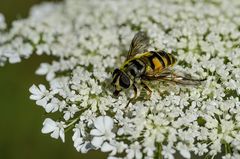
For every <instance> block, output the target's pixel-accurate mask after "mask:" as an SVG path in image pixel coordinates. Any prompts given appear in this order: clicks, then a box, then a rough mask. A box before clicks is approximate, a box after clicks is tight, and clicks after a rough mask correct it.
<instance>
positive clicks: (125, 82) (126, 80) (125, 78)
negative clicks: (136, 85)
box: [119, 74, 130, 88]
mask: <svg viewBox="0 0 240 159" xmlns="http://www.w3.org/2000/svg"><path fill="white" fill-rule="evenodd" d="M119 84H120V86H122V87H123V88H128V87H129V86H130V79H129V78H128V76H126V75H125V74H121V76H120V79H119Z"/></svg>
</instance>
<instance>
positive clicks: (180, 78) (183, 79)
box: [144, 70, 206, 85]
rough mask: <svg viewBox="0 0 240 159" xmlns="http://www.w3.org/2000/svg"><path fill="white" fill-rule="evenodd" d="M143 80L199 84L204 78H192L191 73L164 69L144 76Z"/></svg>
mask: <svg viewBox="0 0 240 159" xmlns="http://www.w3.org/2000/svg"><path fill="white" fill-rule="evenodd" d="M144 79H145V80H150V81H151V80H163V81H168V82H174V83H176V84H182V85H199V84H201V83H202V82H203V81H205V80H206V79H195V78H192V77H191V75H189V74H186V73H183V74H176V73H175V72H173V71H170V70H166V71H164V72H162V73H161V74H159V75H152V76H145V77H144Z"/></svg>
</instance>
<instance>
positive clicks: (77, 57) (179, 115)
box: [0, 0, 240, 159]
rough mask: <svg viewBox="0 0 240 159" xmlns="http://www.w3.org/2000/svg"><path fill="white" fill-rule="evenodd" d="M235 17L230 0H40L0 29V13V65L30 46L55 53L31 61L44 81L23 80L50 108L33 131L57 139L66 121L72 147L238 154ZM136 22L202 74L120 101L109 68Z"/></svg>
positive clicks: (239, 72)
mask: <svg viewBox="0 0 240 159" xmlns="http://www.w3.org/2000/svg"><path fill="white" fill-rule="evenodd" d="M96 8H97V9H96ZM239 17H240V1H239V0H228V1H220V0H215V1H197V0H185V1H178V0H168V1H164V0H150V1H144V0H132V1H129V0H121V1H108V0H103V1H95V0H89V1H81V0H65V1H64V2H59V3H43V4H41V5H37V6H34V7H33V8H32V9H31V11H30V16H29V17H28V18H27V19H25V20H16V21H15V22H14V23H13V24H12V28H10V29H9V30H7V29H6V24H5V19H4V16H3V15H2V14H0V65H1V66H3V65H4V64H5V63H7V62H9V63H17V62H20V61H21V60H22V59H24V58H29V57H30V56H31V55H32V54H33V53H36V54H37V55H39V56H41V55H43V54H45V55H47V56H54V57H55V58H54V60H53V61H52V62H51V63H42V64H41V65H40V67H39V68H38V69H37V71H36V74H38V75H42V76H45V77H46V80H47V81H48V84H47V85H42V84H39V85H32V86H31V87H30V89H29V91H30V93H31V96H30V99H32V100H34V101H36V105H39V106H41V107H42V108H44V110H45V111H46V113H48V114H52V113H58V114H60V118H57V120H56V119H50V118H46V119H45V121H44V122H43V128H42V133H50V135H51V137H53V138H56V139H58V138H61V140H62V141H63V142H64V140H65V134H66V133H67V132H70V133H71V132H72V131H73V136H72V140H73V145H74V147H75V148H76V150H77V151H79V152H81V153H86V152H88V151H89V150H91V149H97V150H100V151H102V152H108V153H109V158H119V156H123V157H125V158H128V159H131V158H149V159H150V158H161V157H165V158H174V157H175V153H178V154H180V155H181V156H182V157H184V158H191V157H192V156H194V155H197V156H212V157H214V156H216V155H218V154H224V156H223V158H239V156H240V153H239V151H240V135H239V134H240V124H239V123H240V101H239V96H240V62H239V61H240V45H239V44H240V28H239V24H240V19H239ZM138 31H145V32H147V34H148V36H149V38H150V42H151V47H152V48H150V49H151V50H160V49H161V50H165V51H167V52H169V53H172V54H174V56H175V57H176V58H177V59H178V63H177V65H176V66H175V68H174V69H175V70H176V71H185V72H188V73H189V74H191V75H193V76H196V77H199V78H206V81H205V83H204V84H202V85H200V86H198V87H193V86H181V85H173V84H171V83H166V82H159V81H155V82H149V85H150V86H152V91H153V92H152V96H151V99H150V100H145V99H143V98H138V100H136V101H133V102H131V103H130V104H129V105H128V106H126V105H127V103H128V99H129V95H128V94H129V91H128V90H127V91H125V92H121V94H120V96H119V97H118V98H114V97H113V95H112V91H111V86H110V82H109V81H110V78H111V74H112V71H113V70H114V68H115V67H117V66H120V65H121V64H122V63H123V61H124V60H125V59H126V56H127V51H128V48H129V45H130V41H131V39H132V37H133V35H134V34H136V32H138ZM140 95H144V94H143V93H142V94H140ZM69 130H70V131H69Z"/></svg>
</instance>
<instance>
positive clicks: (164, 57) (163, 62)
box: [147, 51, 176, 70]
mask: <svg viewBox="0 0 240 159" xmlns="http://www.w3.org/2000/svg"><path fill="white" fill-rule="evenodd" d="M147 59H148V61H149V63H150V67H151V68H152V69H153V70H162V69H164V68H167V67H169V66H172V65H174V64H175V62H176V59H175V57H174V56H173V55H172V54H169V53H166V52H165V51H158V52H156V51H151V52H150V54H149V55H148V57H147Z"/></svg>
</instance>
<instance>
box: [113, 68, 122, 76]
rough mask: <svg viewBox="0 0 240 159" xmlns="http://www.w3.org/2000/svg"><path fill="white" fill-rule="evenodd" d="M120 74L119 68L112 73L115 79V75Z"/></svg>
mask: <svg viewBox="0 0 240 159" xmlns="http://www.w3.org/2000/svg"><path fill="white" fill-rule="evenodd" d="M119 72H120V70H119V69H118V68H116V69H115V70H114V71H113V73H112V77H114V75H115V74H117V73H119Z"/></svg>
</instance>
